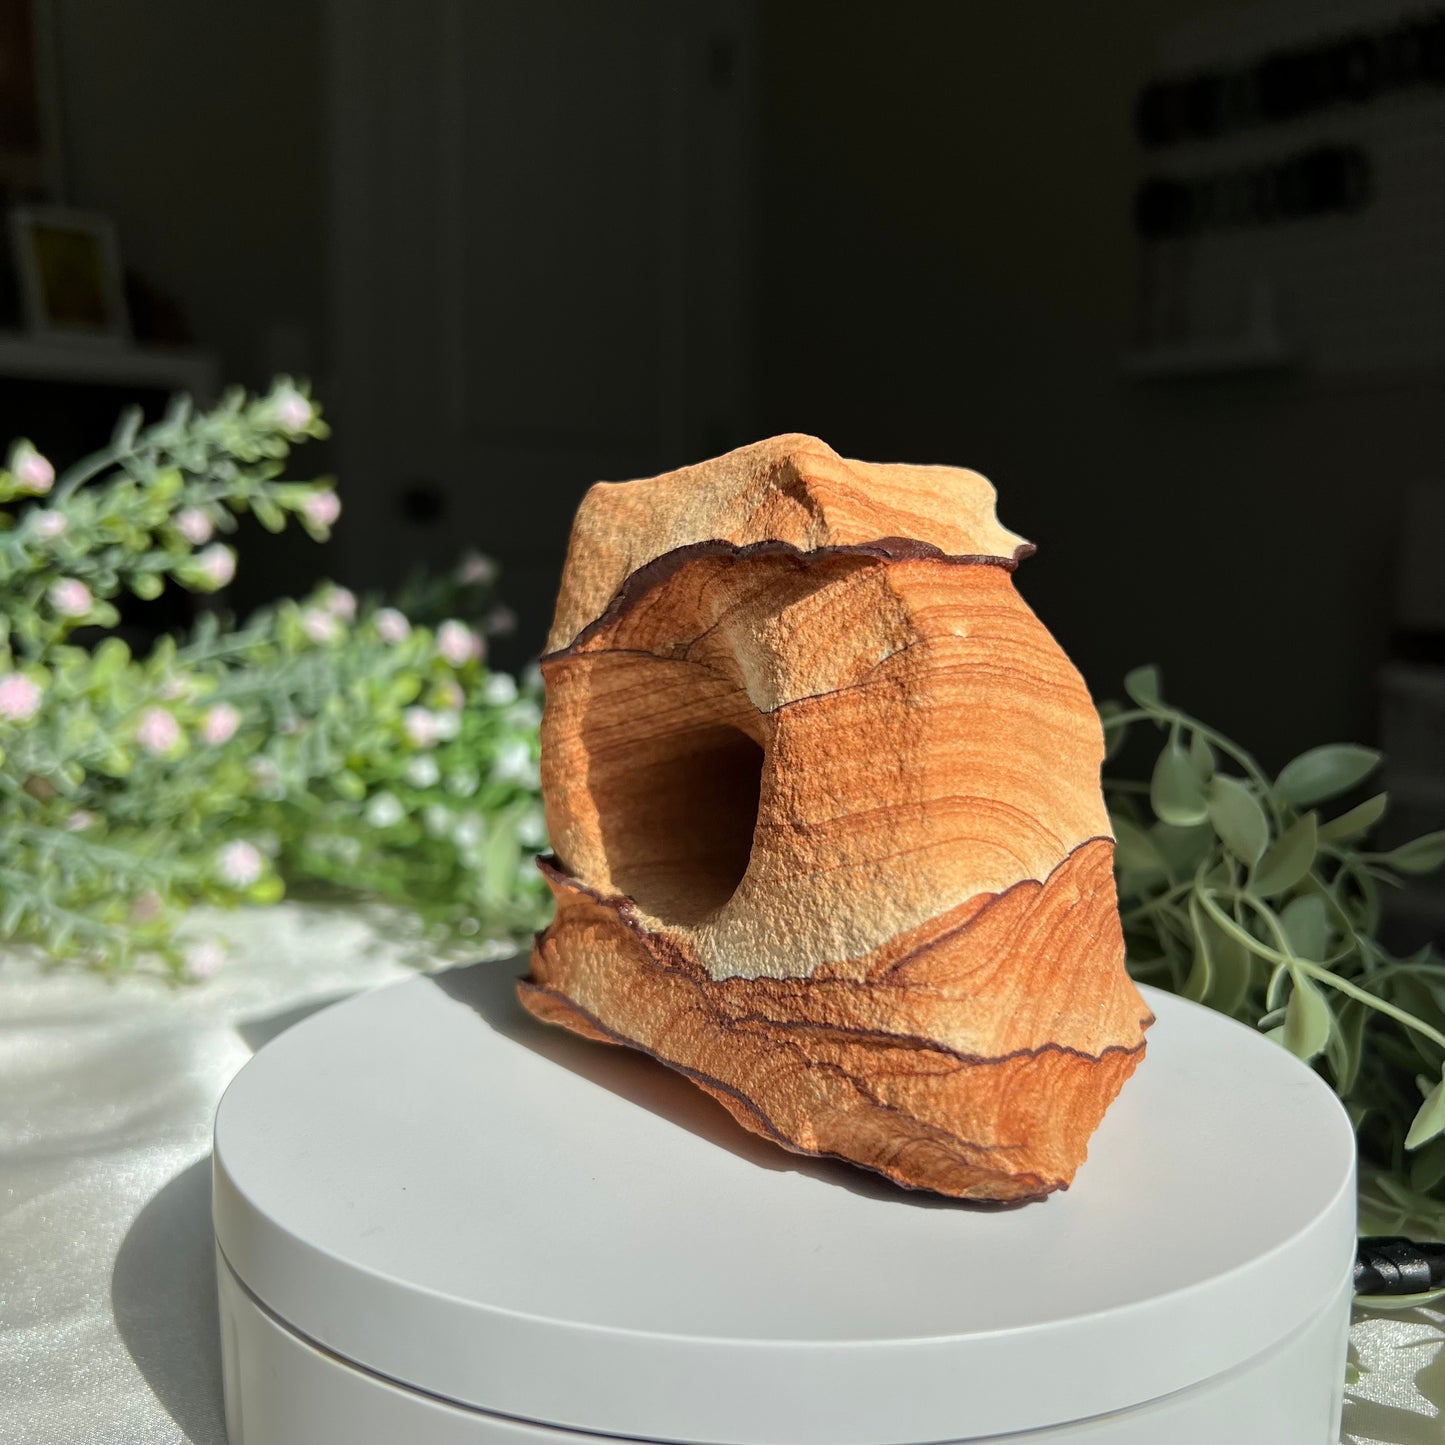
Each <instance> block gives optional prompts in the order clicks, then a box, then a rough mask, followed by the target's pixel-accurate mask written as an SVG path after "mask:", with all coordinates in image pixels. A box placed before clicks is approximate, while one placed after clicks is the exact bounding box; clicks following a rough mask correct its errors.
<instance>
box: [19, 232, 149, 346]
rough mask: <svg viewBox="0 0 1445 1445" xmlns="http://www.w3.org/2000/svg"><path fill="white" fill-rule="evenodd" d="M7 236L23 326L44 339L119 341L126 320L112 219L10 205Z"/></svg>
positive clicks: (125, 332) (122, 339) (127, 324)
mask: <svg viewBox="0 0 1445 1445" xmlns="http://www.w3.org/2000/svg"><path fill="white" fill-rule="evenodd" d="M10 236H11V243H12V247H13V250H14V254H15V266H16V271H17V273H18V276H19V281H20V305H21V316H22V319H23V321H24V323H25V328H26V330H27V331H28V332H29V333H30V334H31V335H32V336H36V337H40V338H44V339H46V340H52V341H54V340H63V341H77V342H83V343H91V344H99V345H113V346H117V345H123V344H124V343H125V342H126V341H127V340H128V339H129V336H130V321H129V316H128V314H127V310H126V304H125V287H124V284H123V281H122V277H121V268H120V248H119V246H118V244H117V242H116V234H115V227H114V225H113V224H112V223H111V221H110V219H109V218H108V217H106V216H103V215H99V214H97V213H96V212H94V211H80V210H72V209H70V208H69V207H65V206H16V207H14V208H13V209H12V210H11V212H10Z"/></svg>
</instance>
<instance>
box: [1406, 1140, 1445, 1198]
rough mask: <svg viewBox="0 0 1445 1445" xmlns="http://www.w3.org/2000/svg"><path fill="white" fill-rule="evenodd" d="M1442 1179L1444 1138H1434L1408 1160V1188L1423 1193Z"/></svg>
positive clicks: (1444, 1177)
mask: <svg viewBox="0 0 1445 1445" xmlns="http://www.w3.org/2000/svg"><path fill="white" fill-rule="evenodd" d="M1442 1179H1445V1139H1435V1140H1433V1141H1432V1142H1431V1143H1429V1144H1427V1145H1426V1146H1425V1147H1424V1148H1423V1149H1422V1150H1421V1151H1420V1152H1419V1153H1418V1154H1417V1155H1416V1156H1415V1157H1414V1158H1413V1159H1412V1160H1411V1161H1410V1188H1411V1189H1417V1190H1419V1191H1420V1193H1422V1194H1424V1193H1427V1192H1428V1191H1429V1190H1431V1189H1433V1188H1434V1187H1435V1186H1436V1185H1437V1184H1438V1183H1439V1182H1440V1181H1441V1180H1442Z"/></svg>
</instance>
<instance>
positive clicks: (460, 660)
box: [437, 617, 482, 667]
mask: <svg viewBox="0 0 1445 1445" xmlns="http://www.w3.org/2000/svg"><path fill="white" fill-rule="evenodd" d="M481 650H482V639H481V638H480V637H479V636H478V635H477V634H476V633H475V632H473V631H472V629H471V628H470V627H468V626H467V625H466V623H465V622H458V621H457V620H456V618H454V617H451V618H448V619H447V620H446V621H445V622H443V623H442V625H441V626H440V627H438V628H437V652H438V653H440V655H441V657H442V660H443V661H444V662H447V663H449V664H450V665H451V666H452V667H463V666H465V665H466V664H467V663H468V662H471V661H472V659H473V658H476V657H480V656H481Z"/></svg>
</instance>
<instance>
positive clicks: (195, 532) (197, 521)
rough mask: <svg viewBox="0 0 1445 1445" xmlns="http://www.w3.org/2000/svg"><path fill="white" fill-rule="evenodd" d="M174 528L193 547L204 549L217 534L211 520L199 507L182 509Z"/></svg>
mask: <svg viewBox="0 0 1445 1445" xmlns="http://www.w3.org/2000/svg"><path fill="white" fill-rule="evenodd" d="M174 526H175V529H176V531H178V532H179V533H180V534H181V536H183V537H184V538H185V539H186V541H187V542H189V543H190V544H191V546H192V547H204V546H205V545H206V543H207V542H209V541H210V540H211V538H212V537H213V536H215V534H216V529H215V527H214V526H213V525H212V523H211V519H210V518H209V517H208V516H207V515H206V514H205V513H204V512H203V511H202V510H201V509H200V508H199V507H182V508H181V510H180V511H179V512H177V513H176V515H175V519H174Z"/></svg>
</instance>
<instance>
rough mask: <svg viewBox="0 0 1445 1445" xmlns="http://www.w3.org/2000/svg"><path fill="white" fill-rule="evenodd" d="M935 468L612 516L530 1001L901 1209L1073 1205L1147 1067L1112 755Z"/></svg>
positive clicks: (751, 488) (569, 614) (696, 499)
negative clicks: (1125, 921)
mask: <svg viewBox="0 0 1445 1445" xmlns="http://www.w3.org/2000/svg"><path fill="white" fill-rule="evenodd" d="M1032 550H1033V548H1032V547H1031V546H1029V545H1028V544H1027V543H1024V542H1022V541H1021V540H1020V539H1019V538H1018V537H1016V536H1014V535H1013V534H1012V533H1010V532H1007V531H1005V530H1004V529H1003V528H1002V527H1001V526H1000V525H999V524H998V522H997V521H996V519H995V517H994V494H993V488H992V487H991V486H990V485H989V483H988V482H987V481H986V480H985V479H984V478H983V477H981V476H979V475H977V474H976V473H974V472H968V471H963V470H959V469H955V468H949V467H910V466H875V465H871V464H865V463H859V462H852V461H845V460H843V459H842V458H840V457H838V456H837V455H836V454H835V453H834V452H833V451H831V450H830V449H829V448H828V447H827V446H825V445H824V444H823V443H822V442H820V441H818V440H816V439H814V438H812V437H806V436H784V437H775V438H773V439H772V440H770V441H766V442H761V443H758V444H757V445H755V446H750V447H744V448H742V449H740V450H738V451H735V452H731V453H729V454H728V455H727V456H724V457H719V458H717V459H716V460H714V461H710V462H705V463H702V464H701V465H699V466H694V467H685V468H683V469H681V470H680V471H676V472H670V473H667V474H665V475H663V476H660V477H654V478H651V479H649V480H646V481H638V482H625V483H618V484H599V485H598V486H595V487H593V488H592V490H591V491H590V492H589V493H588V494H587V497H586V499H585V500H584V501H583V503H582V506H581V508H580V509H579V511H578V514H577V520H576V523H575V525H574V527H573V532H572V540H571V545H570V548H569V551H568V556H567V563H566V568H565V571H564V574H563V579H562V587H561V593H560V595H559V598H558V602H557V614H556V619H555V622H554V624H553V629H552V634H551V637H550V639H549V644H548V645H549V652H548V655H547V656H546V657H545V658H544V659H543V663H542V667H543V672H544V674H545V676H546V682H547V705H546V710H545V713H544V716H543V720H542V787H543V793H544V797H545V802H546V809H547V823H548V828H549V830H550V833H551V838H552V843H553V847H554V849H555V857H554V858H553V859H551V860H549V861H547V862H546V863H544V865H543V866H544V869H545V871H546V875H547V879H548V882H549V883H550V885H551V888H552V891H553V893H554V894H555V895H556V899H557V915H556V919H555V921H554V922H553V923H552V925H551V926H550V927H549V928H548V929H547V930H546V932H545V933H543V934H541V935H539V937H538V939H537V943H536V946H535V948H534V950H533V953H532V972H531V977H530V979H529V980H526V981H524V982H522V983H521V984H520V986H519V991H520V994H521V997H522V1001H523V1003H524V1004H525V1005H526V1006H527V1007H528V1008H529V1009H530V1010H531V1011H532V1012H533V1013H534V1014H536V1015H537V1016H538V1017H540V1018H543V1019H546V1020H548V1021H550V1022H553V1023H558V1024H562V1025H564V1026H566V1027H568V1028H570V1029H573V1030H574V1031H576V1032H577V1033H580V1034H584V1035H586V1036H588V1037H591V1038H596V1039H601V1040H606V1041H608V1042H612V1043H620V1044H629V1045H631V1046H633V1047H635V1048H639V1049H643V1050H645V1051H646V1052H648V1053H650V1054H652V1055H654V1056H655V1057H656V1058H658V1059H660V1060H661V1061H662V1062H664V1063H666V1064H669V1065H671V1066H672V1067H673V1068H675V1069H678V1070H680V1071H681V1072H682V1073H684V1074H686V1075H687V1076H688V1077H689V1078H691V1079H692V1080H693V1081H694V1082H695V1083H696V1084H698V1085H699V1087H701V1088H703V1089H705V1090H707V1092H708V1093H710V1094H712V1095H713V1096H714V1097H715V1098H716V1099H717V1100H718V1101H719V1102H720V1103H721V1104H722V1105H723V1106H724V1108H726V1109H727V1110H729V1112H730V1113H731V1114H732V1115H733V1116H734V1118H736V1119H737V1120H738V1122H739V1123H741V1124H742V1125H744V1127H746V1128H748V1129H751V1130H753V1131H754V1132H755V1133H758V1134H761V1135H764V1136H765V1137H768V1138H771V1139H773V1140H775V1141H776V1142H777V1143H779V1144H782V1145H783V1146H784V1147H786V1148H789V1149H792V1150H796V1151H798V1152H802V1153H810V1154H823V1155H835V1156H838V1157H840V1158H843V1159H848V1160H851V1161H852V1162H854V1163H856V1164H861V1165H865V1166H867V1167H869V1168H872V1169H876V1170H878V1171H879V1172H881V1173H883V1174H885V1175H887V1176H888V1177H889V1178H891V1179H894V1180H896V1181H897V1182H898V1183H900V1184H904V1185H908V1186H911V1187H915V1188H926V1189H932V1190H937V1191H939V1192H940V1193H944V1194H950V1195H957V1196H961V1197H966V1198H972V1199H985V1200H1012V1199H1023V1198H1030V1197H1035V1196H1039V1195H1043V1194H1047V1193H1049V1192H1051V1191H1052V1190H1055V1189H1060V1188H1064V1187H1067V1185H1068V1184H1069V1182H1070V1181H1071V1180H1072V1178H1073V1176H1074V1173H1075V1171H1076V1170H1077V1168H1078V1166H1079V1164H1080V1163H1081V1162H1082V1161H1083V1159H1084V1157H1085V1154H1086V1152H1087V1144H1088V1140H1089V1137H1090V1135H1091V1134H1092V1133H1093V1131H1094V1130H1095V1128H1096V1127H1097V1126H1098V1123H1099V1121H1100V1119H1101V1118H1102V1117H1103V1114H1104V1111H1105V1110H1106V1109H1107V1108H1108V1106H1109V1104H1110V1102H1111V1101H1112V1100H1113V1099H1114V1097H1115V1095H1116V1094H1117V1093H1118V1091H1119V1089H1120V1087H1121V1086H1122V1085H1123V1083H1124V1081H1125V1080H1126V1079H1127V1078H1128V1076H1129V1075H1130V1074H1131V1073H1132V1072H1133V1070H1134V1067H1135V1065H1136V1064H1137V1063H1138V1061H1139V1059H1140V1057H1141V1056H1142V1054H1143V1051H1144V1034H1143V1030H1144V1028H1145V1027H1146V1026H1147V1025H1148V1023H1149V1022H1151V1021H1152V1020H1151V1018H1150V1015H1149V1011H1148V1009H1147V1007H1146V1005H1145V1004H1144V1002H1143V999H1142V998H1141V997H1140V995H1139V993H1138V991H1137V990H1136V989H1135V988H1134V986H1133V984H1132V983H1131V982H1130V980H1129V978H1128V976H1127V975H1126V974H1125V972H1124V948H1123V937H1122V933H1121V930H1120V926H1119V917H1118V907H1117V903H1116V900H1115V894H1114V880H1113V873H1112V860H1113V839H1112V837H1111V834H1110V830H1109V821H1108V816H1107V814H1106V813H1105V810H1104V804H1103V799H1102V796H1101V793H1100V787H1099V767H1100V763H1101V760H1102V757H1103V737H1102V732H1101V729H1100V725H1099V721H1098V718H1097V716H1096V714H1095V711H1094V708H1093V705H1092V703H1091V701H1090V699H1089V694H1088V691H1087V689H1086V688H1085V686H1084V683H1083V680H1082V679H1081V678H1080V677H1079V675H1078V673H1077V672H1076V671H1075V669H1074V668H1073V666H1072V664H1071V663H1070V662H1069V660H1068V658H1067V657H1066V656H1065V655H1064V653H1063V651H1062V650H1061V649H1060V648H1059V646H1058V644H1057V643H1055V642H1054V640H1053V638H1052V637H1050V636H1049V634H1048V632H1047V631H1045V629H1044V628H1043V626H1042V625H1041V624H1040V623H1039V621H1038V620H1037V619H1036V618H1035V617H1034V615H1033V613H1032V612H1031V611H1030V610H1029V608H1028V607H1027V606H1026V605H1025V603H1024V602H1023V600H1022V599H1021V598H1020V597H1019V596H1018V594H1017V592H1016V591H1015V590H1014V586H1013V578H1012V573H1013V570H1014V568H1015V567H1016V565H1017V564H1018V562H1019V560H1020V559H1021V558H1022V557H1025V556H1027V555H1028V554H1029V553H1030V552H1032Z"/></svg>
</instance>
